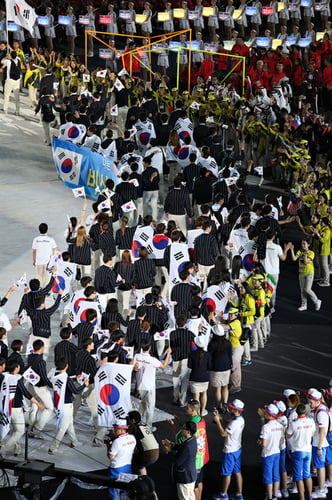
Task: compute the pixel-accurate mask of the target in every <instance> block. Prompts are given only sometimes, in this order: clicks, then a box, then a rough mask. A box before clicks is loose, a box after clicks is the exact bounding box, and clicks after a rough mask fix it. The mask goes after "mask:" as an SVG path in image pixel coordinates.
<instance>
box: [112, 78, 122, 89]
mask: <svg viewBox="0 0 332 500" xmlns="http://www.w3.org/2000/svg"><path fill="white" fill-rule="evenodd" d="M114 86H115V88H116V90H118V91H119V92H120V90H122V89H124V85H123V83H122V82H121V81H120V80H119V78H117V79H116V80H115V82H114Z"/></svg>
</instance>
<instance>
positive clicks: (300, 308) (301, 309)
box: [297, 306, 307, 311]
mask: <svg viewBox="0 0 332 500" xmlns="http://www.w3.org/2000/svg"><path fill="white" fill-rule="evenodd" d="M297 310H298V311H306V310H307V306H300V307H298V308H297Z"/></svg>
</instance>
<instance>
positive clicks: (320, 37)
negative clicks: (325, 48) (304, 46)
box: [316, 31, 325, 42]
mask: <svg viewBox="0 0 332 500" xmlns="http://www.w3.org/2000/svg"><path fill="white" fill-rule="evenodd" d="M324 35H325V32H324V31H317V33H316V42H319V41H320V40H323V38H324Z"/></svg>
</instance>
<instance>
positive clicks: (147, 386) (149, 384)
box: [134, 352, 161, 391]
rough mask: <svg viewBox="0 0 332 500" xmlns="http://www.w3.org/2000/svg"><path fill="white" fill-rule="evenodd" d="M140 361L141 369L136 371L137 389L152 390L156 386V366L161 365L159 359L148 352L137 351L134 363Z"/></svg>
mask: <svg viewBox="0 0 332 500" xmlns="http://www.w3.org/2000/svg"><path fill="white" fill-rule="evenodd" d="M135 363H138V365H139V370H138V371H137V372H136V377H137V389H138V390H141V391H150V390H151V389H154V388H155V386H156V368H159V367H160V366H161V362H160V361H159V359H157V358H154V357H153V356H151V354H149V353H146V352H140V353H137V354H136V355H135V357H134V365H135Z"/></svg>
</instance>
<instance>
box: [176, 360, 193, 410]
mask: <svg viewBox="0 0 332 500" xmlns="http://www.w3.org/2000/svg"><path fill="white" fill-rule="evenodd" d="M189 375H190V369H189V368H188V360H187V359H181V360H180V361H173V374H172V378H173V399H174V401H180V403H181V404H184V403H185V401H186V397H187V389H188V384H189Z"/></svg>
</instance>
